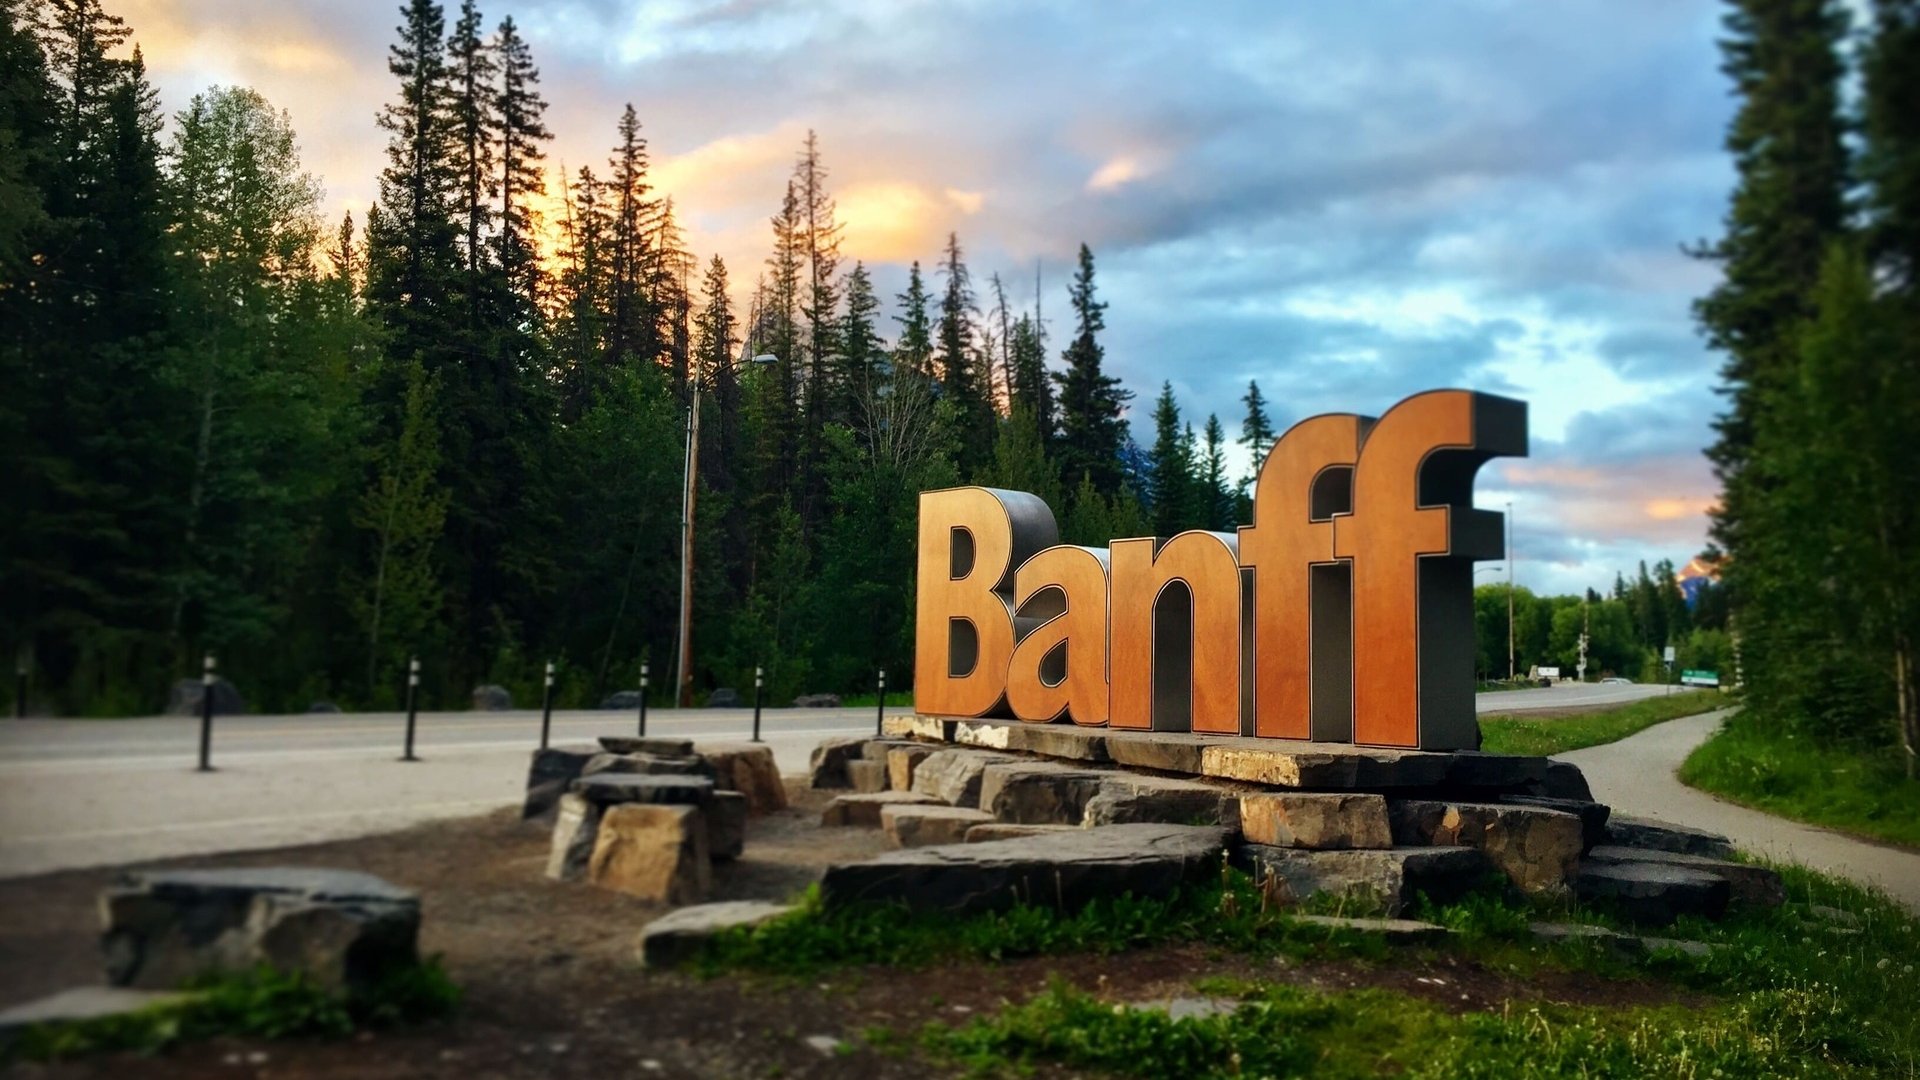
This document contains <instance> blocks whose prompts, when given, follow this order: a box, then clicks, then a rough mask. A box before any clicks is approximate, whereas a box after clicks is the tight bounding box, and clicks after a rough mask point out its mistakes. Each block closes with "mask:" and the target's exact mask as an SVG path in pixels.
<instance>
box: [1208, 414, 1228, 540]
mask: <svg viewBox="0 0 1920 1080" xmlns="http://www.w3.org/2000/svg"><path fill="white" fill-rule="evenodd" d="M1226 443H1227V433H1226V431H1225V429H1223V428H1222V427H1221V426H1220V417H1219V416H1218V415H1216V414H1214V413H1208V414H1207V428H1206V448H1207V449H1206V454H1205V456H1204V457H1202V458H1201V459H1200V478H1201V491H1202V492H1203V493H1204V496H1205V499H1206V522H1205V524H1203V525H1202V526H1201V527H1202V528H1205V529H1213V530H1215V531H1229V530H1231V529H1232V528H1233V527H1234V525H1235V524H1236V522H1235V521H1234V518H1235V516H1236V514H1235V500H1234V497H1233V494H1234V493H1233V489H1232V488H1231V487H1230V486H1229V485H1228V484H1227V446H1226Z"/></svg>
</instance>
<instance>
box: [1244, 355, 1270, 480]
mask: <svg viewBox="0 0 1920 1080" xmlns="http://www.w3.org/2000/svg"><path fill="white" fill-rule="evenodd" d="M1240 400H1241V401H1243V402H1245V403H1246V406H1247V416H1246V419H1244V420H1242V421H1240V445H1241V446H1244V447H1246V448H1247V459H1248V461H1249V462H1250V464H1249V466H1248V469H1249V471H1248V473H1247V478H1246V479H1245V480H1242V481H1240V484H1241V486H1242V487H1252V486H1253V483H1254V481H1256V480H1258V479H1259V478H1260V466H1262V465H1264V464H1266V461H1267V451H1269V450H1271V449H1273V440H1274V438H1275V436H1274V432H1273V421H1271V420H1269V419H1267V399H1266V398H1264V397H1262V396H1260V384H1259V383H1257V382H1254V381H1253V380H1251V379H1249V380H1248V381H1247V392H1246V394H1244V395H1243V396H1242V397H1241V398H1240Z"/></svg>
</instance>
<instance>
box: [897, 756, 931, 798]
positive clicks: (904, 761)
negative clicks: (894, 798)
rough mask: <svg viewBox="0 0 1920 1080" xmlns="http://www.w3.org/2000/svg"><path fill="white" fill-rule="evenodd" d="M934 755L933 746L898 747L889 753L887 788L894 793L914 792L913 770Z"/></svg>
mask: <svg viewBox="0 0 1920 1080" xmlns="http://www.w3.org/2000/svg"><path fill="white" fill-rule="evenodd" d="M932 753H933V747H931V746H920V745H914V746H896V747H894V748H893V749H891V750H888V751H887V787H888V788H890V789H892V790H894V791H912V790H913V770H915V769H917V768H919V767H920V763H921V762H923V761H925V760H927V758H928V756H929V755H931V754H932Z"/></svg>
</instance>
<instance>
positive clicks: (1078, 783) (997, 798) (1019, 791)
mask: <svg viewBox="0 0 1920 1080" xmlns="http://www.w3.org/2000/svg"><path fill="white" fill-rule="evenodd" d="M1115 775H1116V774H1114V773H1113V772H1111V771H1107V770H1102V769H1089V768H1074V767H1071V766H1068V765H1064V764H1061V763H1060V762H1057V761H1010V762H1005V763H1002V764H996V765H988V766H987V767H986V770H985V771H984V772H983V773H982V774H981V778H980V809H982V810H985V811H986V812H987V813H989V814H991V815H993V817H994V818H995V819H996V820H998V821H1009V822H1013V823H1015V824H1019V825H1078V824H1080V823H1081V822H1082V821H1083V820H1085V818H1086V811H1087V803H1088V802H1090V801H1092V799H1093V797H1094V796H1095V795H1098V794H1100V792H1101V791H1102V790H1103V789H1104V787H1105V785H1106V784H1107V782H1108V781H1109V780H1110V779H1112V778H1113V777H1114V776H1115Z"/></svg>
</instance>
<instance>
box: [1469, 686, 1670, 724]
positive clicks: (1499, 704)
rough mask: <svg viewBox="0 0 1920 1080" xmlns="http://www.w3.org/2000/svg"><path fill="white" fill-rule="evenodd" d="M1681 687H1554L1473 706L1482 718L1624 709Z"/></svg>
mask: <svg viewBox="0 0 1920 1080" xmlns="http://www.w3.org/2000/svg"><path fill="white" fill-rule="evenodd" d="M1679 692H1680V688H1679V687H1669V686H1661V685H1659V684H1658V683H1654V684H1650V685H1649V684H1642V683H1575V682H1563V683H1555V684H1553V685H1552V686H1547V687H1535V688H1533V689H1531V690H1502V691H1499V692H1497V693H1492V694H1481V695H1480V696H1479V697H1478V698H1477V699H1476V700H1475V701H1474V706H1475V708H1477V709H1478V710H1479V712H1480V715H1482V716H1487V715H1490V714H1493V713H1523V712H1532V711H1534V710H1536V709H1587V708H1597V707H1600V706H1604V705H1624V704H1626V703H1627V702H1630V701H1639V700H1640V699H1641V698H1650V697H1659V696H1661V695H1662V694H1677V693H1679Z"/></svg>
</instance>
